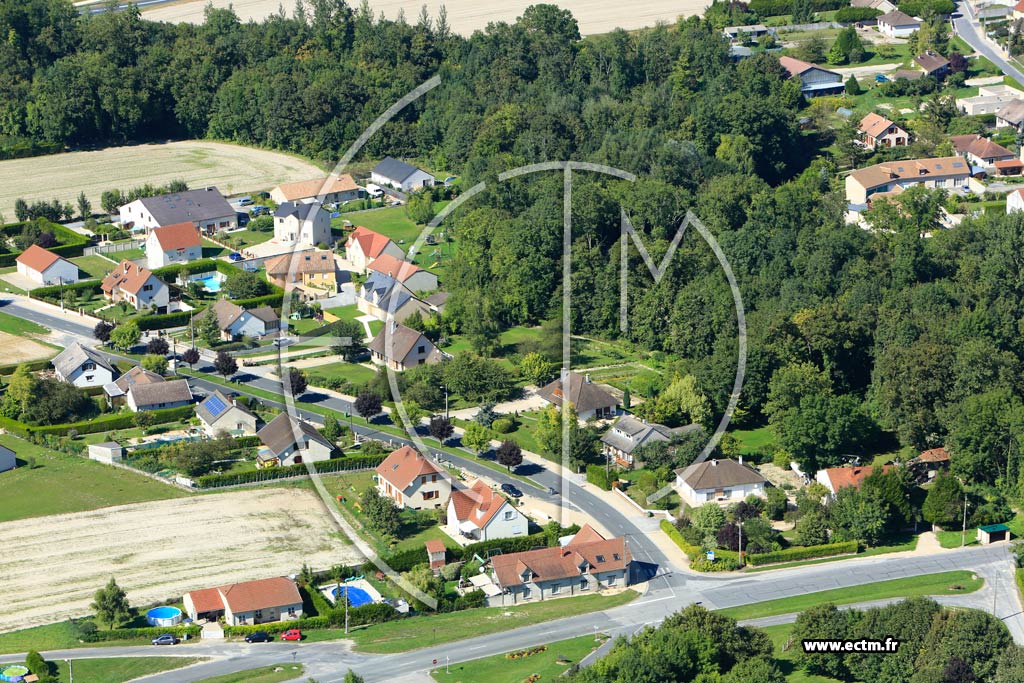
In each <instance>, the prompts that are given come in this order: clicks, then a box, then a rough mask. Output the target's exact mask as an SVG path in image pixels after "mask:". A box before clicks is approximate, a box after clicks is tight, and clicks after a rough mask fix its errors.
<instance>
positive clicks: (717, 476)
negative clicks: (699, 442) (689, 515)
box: [676, 459, 768, 507]
mask: <svg viewBox="0 0 1024 683" xmlns="http://www.w3.org/2000/svg"><path fill="white" fill-rule="evenodd" d="M767 481H768V480H767V479H765V478H764V477H762V476H761V474H760V473H759V472H758V471H757V470H755V469H753V468H751V467H748V466H747V465H744V464H743V463H742V462H737V461H735V460H728V459H725V460H705V461H704V462H700V463H694V464H692V465H690V466H689V467H683V468H680V469H678V470H676V489H677V490H678V491H679V495H680V497H681V498H682V499H683V500H684V501H685V502H686V504H687V505H689V506H690V507H700V506H701V505H703V504H704V503H707V502H715V503H718V504H719V505H726V504H730V503H738V502H739V501H741V500H743V499H745V498H746V497H747V496H758V497H761V498H763V497H764V485H765V483H766V482H767Z"/></svg>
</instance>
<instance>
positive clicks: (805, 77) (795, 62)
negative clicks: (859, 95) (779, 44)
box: [779, 55, 846, 97]
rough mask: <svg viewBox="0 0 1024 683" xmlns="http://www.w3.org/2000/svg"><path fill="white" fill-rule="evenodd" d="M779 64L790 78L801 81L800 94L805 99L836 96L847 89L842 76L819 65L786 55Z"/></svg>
mask: <svg viewBox="0 0 1024 683" xmlns="http://www.w3.org/2000/svg"><path fill="white" fill-rule="evenodd" d="M779 63H780V64H782V66H783V68H785V69H786V71H788V72H789V76H790V78H795V79H798V80H799V81H800V92H801V93H803V95H804V96H805V97H816V96H818V95H836V94H838V93H841V92H844V90H845V88H846V86H845V84H844V83H843V76H842V74H838V73H836V72H835V71H829V70H828V69H824V68H822V67H820V66H818V65H817V64H811V63H810V62H804V61H801V60H799V59H793V58H792V57H787V56H785V55H783V56H782V57H779Z"/></svg>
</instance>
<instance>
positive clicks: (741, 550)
mask: <svg viewBox="0 0 1024 683" xmlns="http://www.w3.org/2000/svg"><path fill="white" fill-rule="evenodd" d="M737 526H738V527H739V529H740V543H739V549H740V566H741V567H742V566H743V520H740V521H739V522H737Z"/></svg>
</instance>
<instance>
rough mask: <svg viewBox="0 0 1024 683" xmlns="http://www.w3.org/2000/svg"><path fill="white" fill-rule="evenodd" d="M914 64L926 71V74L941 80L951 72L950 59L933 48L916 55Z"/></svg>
mask: <svg viewBox="0 0 1024 683" xmlns="http://www.w3.org/2000/svg"><path fill="white" fill-rule="evenodd" d="M914 64H916V65H917V68H919V69H920V70H921V71H923V72H924V74H925V76H932V77H933V78H936V79H938V80H940V81H941V80H942V79H943V78H945V77H946V75H947V74H948V73H949V60H948V59H946V58H945V57H943V56H942V55H940V54H939V53H938V52H933V51H932V50H928V51H926V52H922V53H921V54H919V55H917V56H916V57H914Z"/></svg>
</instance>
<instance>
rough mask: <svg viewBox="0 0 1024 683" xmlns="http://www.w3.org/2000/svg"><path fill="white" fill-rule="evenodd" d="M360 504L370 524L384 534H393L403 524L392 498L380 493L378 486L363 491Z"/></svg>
mask: <svg viewBox="0 0 1024 683" xmlns="http://www.w3.org/2000/svg"><path fill="white" fill-rule="evenodd" d="M359 506H360V507H361V508H362V511H363V514H364V515H365V516H366V520H367V522H369V524H370V526H371V527H373V528H374V529H376V530H377V531H378V532H380V533H382V534H387V535H389V536H393V535H394V534H396V533H397V532H398V529H399V527H400V526H401V517H400V515H399V510H398V508H397V507H395V504H394V503H392V502H391V499H390V498H387V497H385V496H382V495H380V492H378V491H377V489H376V488H373V487H370V488H368V489H366V491H364V492H363V495H362V497H361V498H360V499H359Z"/></svg>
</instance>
